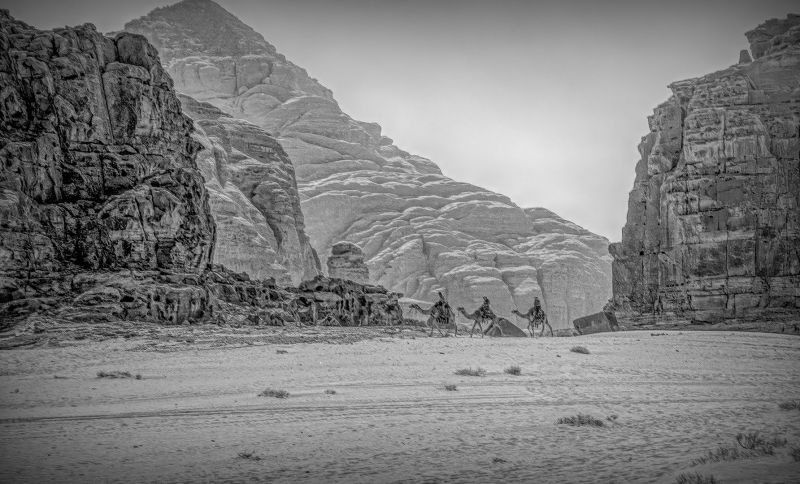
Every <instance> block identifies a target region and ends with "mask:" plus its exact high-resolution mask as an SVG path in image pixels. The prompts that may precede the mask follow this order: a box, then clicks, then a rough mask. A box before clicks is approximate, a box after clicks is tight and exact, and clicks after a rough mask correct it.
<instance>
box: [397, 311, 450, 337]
mask: <svg viewBox="0 0 800 484" xmlns="http://www.w3.org/2000/svg"><path fill="white" fill-rule="evenodd" d="M409 307H410V308H411V309H413V310H415V311H418V312H420V313H422V314H424V315H426V316H428V320H427V321H426V322H425V325H426V326H430V328H431V334H429V335H428V336H433V328H434V327H435V328H436V329H437V330H438V331H439V334H441V335H442V336H447V334H446V333H442V328H440V327H439V321H441V320H442V319H443V318H442V317H441V316H442V315H441V314H440V310H439V308H438V307H437V306H436V305H433V306H431V307H429V308H428V309H422V308H421V307H419V305H418V304H412V305H411V306H409ZM448 313H450V314H447V315H445V317H446V318H447V323H448V324H450V323H452V324H453V327H454V328H455V332H454V333H453V334H454V336H458V325H457V324H456V315H455V314H453V311H452V310H450V311H448ZM446 330H447V328H445V331H446Z"/></svg>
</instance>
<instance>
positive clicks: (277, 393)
mask: <svg viewBox="0 0 800 484" xmlns="http://www.w3.org/2000/svg"><path fill="white" fill-rule="evenodd" d="M258 396H259V397H273V398H289V392H287V391H286V390H275V389H274V388H267V389H266V390H264V391H263V392H261V393H259V394H258Z"/></svg>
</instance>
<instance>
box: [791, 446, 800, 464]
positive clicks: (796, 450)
mask: <svg viewBox="0 0 800 484" xmlns="http://www.w3.org/2000/svg"><path fill="white" fill-rule="evenodd" d="M789 455H790V456H792V459H794V461H795V462H800V447H792V448H791V449H789Z"/></svg>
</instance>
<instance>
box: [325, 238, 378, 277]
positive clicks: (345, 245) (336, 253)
mask: <svg viewBox="0 0 800 484" xmlns="http://www.w3.org/2000/svg"><path fill="white" fill-rule="evenodd" d="M328 275H329V276H330V277H334V278H337V279H347V280H349V281H354V282H359V283H361V284H367V283H369V268H368V267H367V265H366V264H365V263H364V251H363V250H361V247H359V246H357V245H356V244H353V243H352V242H338V243H336V244H333V247H331V255H330V257H328Z"/></svg>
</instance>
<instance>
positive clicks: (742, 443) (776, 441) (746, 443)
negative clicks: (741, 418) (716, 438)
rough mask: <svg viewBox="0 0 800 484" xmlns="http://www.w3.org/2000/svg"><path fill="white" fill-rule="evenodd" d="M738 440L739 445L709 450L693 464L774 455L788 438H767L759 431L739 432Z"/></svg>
mask: <svg viewBox="0 0 800 484" xmlns="http://www.w3.org/2000/svg"><path fill="white" fill-rule="evenodd" d="M736 442H737V443H738V446H731V447H718V448H717V450H713V451H708V453H706V455H704V456H702V457H699V458H697V459H695V460H693V461H692V465H701V464H706V463H708V462H722V461H732V460H739V459H749V458H752V457H761V456H765V455H774V454H775V449H776V448H778V447H784V446H786V439H783V438H780V437H773V438H772V439H765V438H763V437H761V436H760V435H759V433H758V432H749V433H746V434H743V433H739V434H737V435H736Z"/></svg>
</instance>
